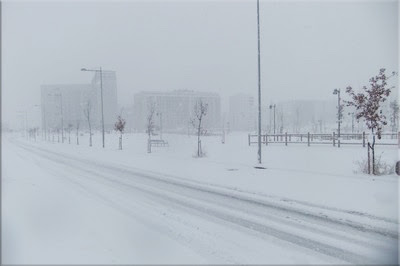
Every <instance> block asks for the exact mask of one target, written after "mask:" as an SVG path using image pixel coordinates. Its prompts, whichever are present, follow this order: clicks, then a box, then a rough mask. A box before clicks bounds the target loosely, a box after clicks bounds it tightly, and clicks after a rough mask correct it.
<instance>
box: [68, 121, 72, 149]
mask: <svg viewBox="0 0 400 266" xmlns="http://www.w3.org/2000/svg"><path fill="white" fill-rule="evenodd" d="M72 128H73V125H72V124H71V123H69V124H68V144H71V131H72Z"/></svg>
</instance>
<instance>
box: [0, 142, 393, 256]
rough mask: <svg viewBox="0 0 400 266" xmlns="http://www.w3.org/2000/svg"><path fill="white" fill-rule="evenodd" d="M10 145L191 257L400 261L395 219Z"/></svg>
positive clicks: (30, 147)
mask: <svg viewBox="0 0 400 266" xmlns="http://www.w3.org/2000/svg"><path fill="white" fill-rule="evenodd" d="M9 145H10V146H14V147H13V149H14V151H16V152H17V151H19V152H22V153H24V154H26V155H27V156H28V157H29V158H30V159H31V160H33V161H34V162H35V164H36V165H39V167H40V168H41V170H42V171H43V172H47V173H49V174H51V175H52V176H54V177H57V178H59V179H63V180H68V182H69V184H70V189H80V190H82V192H84V193H86V195H87V196H89V197H91V198H92V199H95V200H96V201H97V202H98V203H99V204H104V205H105V206H107V207H110V208H112V209H114V210H118V211H119V212H120V213H122V214H123V215H124V216H126V217H127V219H133V220H134V221H136V222H140V223H141V224H143V225H145V226H146V227H147V228H149V229H150V230H151V231H154V232H157V233H158V234H160V235H163V236H167V238H169V239H171V243H178V246H180V247H184V248H185V249H187V248H188V249H189V250H191V251H193V253H194V254H197V255H199V257H196V256H191V255H188V258H187V259H186V261H185V262H191V263H201V262H209V263H301V264H304V263H330V264H332V263H335V264H336V263H356V264H364V263H371V264H383V263H391V264H394V263H396V262H397V260H398V237H399V235H398V223H397V221H396V220H393V219H391V218H387V217H379V216H377V215H368V214H366V213H359V212H356V211H354V212H352V211H349V210H343V209H339V208H331V207H327V206H320V205H318V204H316V203H307V202H301V201H296V200H290V199H287V198H285V199H283V198H277V197H271V196H268V195H265V194H260V193H251V192H244V191H240V190H235V189H232V188H229V187H224V186H221V185H215V184H210V183H204V182H201V181H198V180H197V181H195V180H190V179H186V178H184V177H178V176H172V175H166V174H161V173H160V172H162V169H155V171H154V172H150V171H144V170H140V169H138V168H133V167H129V166H127V165H124V164H118V163H115V162H109V163H104V162H103V161H102V162H99V161H96V160H92V159H88V158H85V157H82V156H79V155H77V156H72V155H71V154H67V153H63V152H61V151H57V150H55V149H48V148H41V147H38V146H37V145H30V144H29V143H27V142H20V141H18V140H13V141H12V142H11V143H9ZM25 170H26V169H25ZM28 171H29V170H28ZM188 174H190V173H189V172H188ZM100 219H101V218H99V220H100ZM108 230H112V229H111V228H108ZM3 243H4V242H3ZM153 255H154V256H157V249H155V250H154V254H153ZM130 259H132V260H131V261H129V260H128V258H125V260H123V261H122V262H128V263H129V262H130V263H143V262H165V263H176V262H180V260H179V259H176V256H175V257H174V256H171V257H170V258H168V259H166V258H165V257H164V258H163V259H162V260H161V261H157V260H154V258H152V259H149V260H147V261H146V260H141V261H135V260H134V258H130ZM202 259H204V261H202ZM117 262H121V261H118V260H117Z"/></svg>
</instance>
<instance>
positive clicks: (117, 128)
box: [114, 115, 126, 150]
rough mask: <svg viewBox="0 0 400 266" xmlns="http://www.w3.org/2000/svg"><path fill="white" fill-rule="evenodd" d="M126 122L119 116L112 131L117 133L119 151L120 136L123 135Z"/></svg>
mask: <svg viewBox="0 0 400 266" xmlns="http://www.w3.org/2000/svg"><path fill="white" fill-rule="evenodd" d="M125 124H126V121H125V119H123V118H122V117H121V116H120V115H119V116H118V118H117V122H115V125H114V130H115V131H119V133H120V136H119V149H120V150H122V134H123V133H124V129H125Z"/></svg>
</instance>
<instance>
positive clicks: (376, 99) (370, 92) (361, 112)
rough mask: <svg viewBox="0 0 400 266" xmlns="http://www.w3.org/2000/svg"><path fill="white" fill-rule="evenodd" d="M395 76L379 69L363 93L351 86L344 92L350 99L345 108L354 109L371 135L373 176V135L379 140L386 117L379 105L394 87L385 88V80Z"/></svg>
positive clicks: (369, 144)
mask: <svg viewBox="0 0 400 266" xmlns="http://www.w3.org/2000/svg"><path fill="white" fill-rule="evenodd" d="M394 75H396V72H392V74H391V75H390V76H387V75H386V74H385V69H384V68H381V69H380V70H379V74H378V75H377V76H375V77H372V78H370V79H369V86H368V87H367V86H363V87H362V90H363V92H359V93H356V92H355V91H354V89H353V88H352V87H351V86H348V87H347V88H346V92H347V93H348V94H349V96H350V97H351V100H350V101H345V102H346V103H347V106H353V107H355V109H356V119H357V120H359V119H363V120H364V121H365V124H366V125H367V127H368V129H370V130H371V133H372V144H371V143H370V141H368V158H369V149H371V150H372V174H375V135H377V136H378V139H381V133H382V128H383V126H385V125H387V122H386V116H385V115H384V114H383V112H382V109H381V104H382V103H383V102H385V101H386V100H387V98H388V97H389V95H390V92H391V90H392V89H393V88H394V86H391V87H389V88H388V87H387V80H388V79H390V78H391V77H393V76H394ZM368 173H370V160H369V159H368Z"/></svg>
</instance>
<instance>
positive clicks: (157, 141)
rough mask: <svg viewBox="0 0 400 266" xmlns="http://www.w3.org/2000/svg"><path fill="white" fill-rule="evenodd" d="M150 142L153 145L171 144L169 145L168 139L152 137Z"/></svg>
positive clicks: (163, 145) (164, 145)
mask: <svg viewBox="0 0 400 266" xmlns="http://www.w3.org/2000/svg"><path fill="white" fill-rule="evenodd" d="M150 144H151V146H154V147H166V146H169V145H168V141H165V140H163V139H152V140H150Z"/></svg>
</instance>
